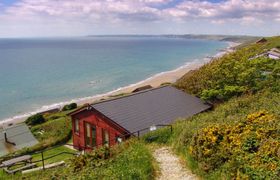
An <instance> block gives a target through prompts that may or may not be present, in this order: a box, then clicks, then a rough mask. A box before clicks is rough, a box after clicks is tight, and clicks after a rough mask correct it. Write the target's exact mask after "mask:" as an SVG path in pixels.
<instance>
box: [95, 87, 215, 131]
mask: <svg viewBox="0 0 280 180" xmlns="http://www.w3.org/2000/svg"><path fill="white" fill-rule="evenodd" d="M91 106H92V107H93V108H95V109H96V110H97V111H99V112H101V113H102V114H104V115H105V116H107V117H108V118H110V119H111V120H113V121H115V122H116V123H117V124H119V125H120V126H122V127H123V128H125V129H126V130H128V131H130V132H131V133H132V132H136V131H138V130H141V129H144V128H147V127H150V126H152V125H158V124H170V123H172V122H173V121H174V120H175V119H177V118H180V117H182V118H186V117H190V116H193V115H194V114H197V113H200V112H202V111H205V110H207V109H209V108H210V107H211V106H210V105H207V104H205V103H204V102H203V101H201V100H200V99H199V98H197V97H194V96H191V95H189V94H186V93H185V92H183V91H181V90H178V89H176V88H174V87H171V86H164V87H160V88H155V89H151V90H146V91H141V92H139V93H134V94H132V95H129V96H125V97H120V98H117V99H113V100H107V101H103V102H99V103H95V104H92V105H91Z"/></svg>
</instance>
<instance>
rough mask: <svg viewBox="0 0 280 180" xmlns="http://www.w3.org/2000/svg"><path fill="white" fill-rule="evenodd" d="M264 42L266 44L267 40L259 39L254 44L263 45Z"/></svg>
mask: <svg viewBox="0 0 280 180" xmlns="http://www.w3.org/2000/svg"><path fill="white" fill-rule="evenodd" d="M266 42H267V39H265V38H261V39H259V40H257V41H256V44H263V43H266Z"/></svg>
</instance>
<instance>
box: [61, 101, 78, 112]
mask: <svg viewBox="0 0 280 180" xmlns="http://www.w3.org/2000/svg"><path fill="white" fill-rule="evenodd" d="M77 107H78V106H77V104H76V103H71V104H67V105H65V106H64V107H63V108H62V111H69V110H72V109H76V108H77Z"/></svg>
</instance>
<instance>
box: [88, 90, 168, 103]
mask: <svg viewBox="0 0 280 180" xmlns="http://www.w3.org/2000/svg"><path fill="white" fill-rule="evenodd" d="M166 87H173V86H171V85H163V86H159V87H155V88H152V89H146V90H143V91H139V92H135V93H131V94H128V95H124V96H121V97H116V98H111V99H105V100H101V101H98V102H95V103H91V104H90V106H93V105H96V104H100V103H104V102H109V101H115V100H118V99H122V98H127V97H130V96H135V95H138V94H142V93H146V92H149V91H154V90H158V89H161V88H166Z"/></svg>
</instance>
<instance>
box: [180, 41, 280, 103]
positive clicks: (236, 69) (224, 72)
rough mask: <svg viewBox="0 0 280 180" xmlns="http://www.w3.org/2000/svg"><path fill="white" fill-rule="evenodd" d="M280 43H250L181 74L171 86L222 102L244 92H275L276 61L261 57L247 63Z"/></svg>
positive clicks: (279, 80)
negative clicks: (267, 89)
mask: <svg viewBox="0 0 280 180" xmlns="http://www.w3.org/2000/svg"><path fill="white" fill-rule="evenodd" d="M279 44H280V37H276V38H273V39H270V41H268V43H266V44H253V45H250V46H248V47H245V48H242V49H239V50H237V51H236V52H234V53H231V54H228V55H225V56H223V57H222V58H220V59H217V60H214V61H211V62H210V63H208V64H206V65H204V66H203V67H201V68H200V69H198V70H196V71H191V72H190V73H187V74H186V75H184V76H183V77H182V78H181V79H180V80H179V81H178V82H177V83H176V84H175V85H176V86H177V87H178V88H180V89H183V90H184V91H186V92H188V93H191V94H194V95H197V96H200V97H201V98H203V99H205V100H211V101H225V100H228V99H230V98H231V97H233V96H240V95H241V94H244V93H255V92H257V91H260V90H262V89H266V88H270V89H272V90H273V91H279V90H280V89H279V86H278V85H279V84H280V61H275V60H272V59H268V58H265V57H260V58H256V59H252V60H249V58H252V57H254V56H256V55H257V54H258V53H262V52H264V51H265V50H266V49H270V48H272V47H276V46H277V45H279Z"/></svg>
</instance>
